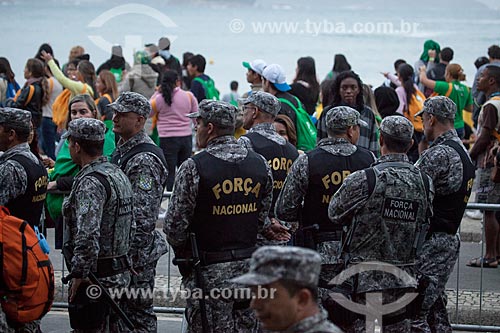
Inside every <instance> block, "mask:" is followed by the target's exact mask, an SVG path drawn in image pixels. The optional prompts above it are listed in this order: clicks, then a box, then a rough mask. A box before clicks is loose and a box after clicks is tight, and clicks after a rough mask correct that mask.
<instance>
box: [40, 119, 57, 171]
mask: <svg viewBox="0 0 500 333" xmlns="http://www.w3.org/2000/svg"><path fill="white" fill-rule="evenodd" d="M56 133H57V126H56V124H54V122H53V121H52V118H49V117H43V118H42V124H41V126H40V132H39V134H40V147H41V148H42V150H43V152H44V153H45V155H47V156H48V157H50V158H51V159H53V160H54V161H55V160H56V153H55V151H56Z"/></svg>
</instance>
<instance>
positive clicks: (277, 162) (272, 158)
mask: <svg viewBox="0 0 500 333" xmlns="http://www.w3.org/2000/svg"><path fill="white" fill-rule="evenodd" d="M244 136H246V137H247V138H249V139H250V141H251V142H252V147H253V150H254V151H255V152H257V153H259V154H261V155H262V156H264V158H265V159H266V161H267V164H269V166H270V167H271V170H272V173H273V180H274V181H273V203H272V205H271V210H270V211H269V216H270V217H274V206H275V204H276V200H278V196H279V194H280V191H281V189H282V188H283V184H284V183H285V179H286V175H287V174H288V172H289V171H290V167H291V166H292V164H293V161H295V159H296V158H297V157H298V156H299V153H298V151H297V149H296V148H295V147H294V146H293V145H292V144H291V143H289V142H287V143H286V145H280V144H278V143H276V142H274V141H272V140H269V139H267V138H265V137H264V136H262V135H260V134H258V133H247V134H245V135H244Z"/></svg>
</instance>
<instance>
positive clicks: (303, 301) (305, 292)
mask: <svg viewBox="0 0 500 333" xmlns="http://www.w3.org/2000/svg"><path fill="white" fill-rule="evenodd" d="M293 298H294V299H295V301H296V302H297V308H298V310H299V311H301V310H305V309H307V308H308V307H310V305H311V302H312V301H313V300H314V297H313V295H312V293H311V291H310V290H309V289H307V288H302V289H300V290H299V291H297V293H296V294H295V295H294V296H293Z"/></svg>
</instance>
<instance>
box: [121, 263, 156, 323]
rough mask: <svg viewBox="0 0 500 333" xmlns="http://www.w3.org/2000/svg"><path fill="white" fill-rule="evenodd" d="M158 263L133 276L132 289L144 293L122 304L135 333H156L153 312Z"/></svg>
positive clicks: (125, 300) (149, 265) (123, 301)
mask: <svg viewBox="0 0 500 333" xmlns="http://www.w3.org/2000/svg"><path fill="white" fill-rule="evenodd" d="M157 262H158V261H155V262H153V263H150V264H148V265H147V266H146V267H144V268H143V269H141V270H140V272H139V273H138V275H135V276H132V279H131V282H130V286H129V288H130V289H132V288H133V289H134V290H136V291H138V290H143V291H144V293H138V294H137V295H138V297H136V298H130V299H124V300H122V302H121V304H122V305H123V311H124V312H125V314H126V315H127V316H128V318H129V319H130V320H131V321H132V323H133V324H134V327H135V330H134V332H137V333H139V332H145V333H146V332H156V331H157V323H156V315H155V313H154V311H153V301H154V299H153V297H144V296H154V294H153V291H154V287H155V274H156V264H157Z"/></svg>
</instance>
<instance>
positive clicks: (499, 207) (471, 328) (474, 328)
mask: <svg viewBox="0 0 500 333" xmlns="http://www.w3.org/2000/svg"><path fill="white" fill-rule="evenodd" d="M171 195H172V192H164V193H163V198H164V199H167V200H168V199H169V198H170V196H171ZM467 209H469V210H483V211H484V210H487V211H500V204H480V203H469V204H467ZM165 215H166V214H165V213H163V214H160V215H159V216H158V218H159V219H162V220H163V219H164V218H165ZM483 256H484V216H483V227H482V236H481V258H482V257H483ZM168 262H169V263H170V262H171V258H170V251H169V252H168ZM459 264H460V257H459V258H458V260H457V263H456V267H457V287H456V290H457V295H456V299H455V322H457V323H458V322H459V312H458V308H459V306H458V291H459V281H460V274H459V273H460V265H459ZM483 269H484V268H483V267H482V266H481V268H480V286H479V325H463V324H452V325H451V326H452V328H453V330H459V331H468V332H500V326H483V325H481V323H482V310H483V308H482V303H483ZM62 271H63V275H64V260H63V267H62ZM170 273H171V272H170V265H168V276H167V288H168V290H170V279H171V275H170ZM63 295H64V288H63ZM63 297H64V296H63ZM52 307H53V308H62V309H64V308H68V303H64V302H55V303H54V304H53V306H52ZM154 311H155V312H156V313H163V314H184V308H176V307H154Z"/></svg>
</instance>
